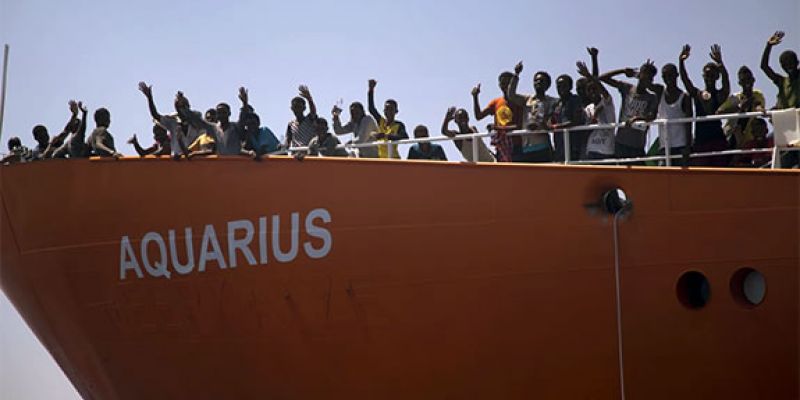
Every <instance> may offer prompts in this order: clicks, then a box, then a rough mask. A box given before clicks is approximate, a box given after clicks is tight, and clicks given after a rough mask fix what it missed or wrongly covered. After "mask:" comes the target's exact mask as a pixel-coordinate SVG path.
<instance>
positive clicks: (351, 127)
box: [331, 101, 378, 158]
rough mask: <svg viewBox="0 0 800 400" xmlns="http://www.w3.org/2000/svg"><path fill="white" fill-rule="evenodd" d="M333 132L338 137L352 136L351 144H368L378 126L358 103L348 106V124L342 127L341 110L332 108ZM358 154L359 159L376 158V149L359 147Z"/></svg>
mask: <svg viewBox="0 0 800 400" xmlns="http://www.w3.org/2000/svg"><path fill="white" fill-rule="evenodd" d="M331 113H332V114H333V132H334V133H335V134H336V135H338V136H341V135H346V134H348V133H352V134H353V143H368V142H372V141H373V139H374V137H375V136H374V134H375V133H376V132H378V124H376V123H375V119H374V118H372V116H371V115H367V114H366V113H365V112H364V105H363V104H361V103H359V102H357V101H356V102H353V104H350V122H348V123H347V124H345V125H342V121H341V119H340V118H339V115H341V113H342V110H341V109H340V108H339V107H336V106H334V107H333V111H332V112H331ZM358 154H359V157H361V158H378V148H377V147H359V148H358Z"/></svg>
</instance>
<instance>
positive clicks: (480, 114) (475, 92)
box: [472, 83, 494, 121]
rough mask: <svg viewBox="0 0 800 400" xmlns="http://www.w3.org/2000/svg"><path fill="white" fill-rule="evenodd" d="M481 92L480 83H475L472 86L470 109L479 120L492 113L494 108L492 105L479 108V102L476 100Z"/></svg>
mask: <svg viewBox="0 0 800 400" xmlns="http://www.w3.org/2000/svg"><path fill="white" fill-rule="evenodd" d="M480 94H481V84H480V83H479V84H477V85H475V87H474V88H472V111H473V112H474V113H475V119H476V120H478V121H480V120H482V119H484V118H486V117H488V116H489V115H492V112H493V111H494V109H493V108H492V107H486V108H484V109H481V102H480V100H478V96H479V95H480Z"/></svg>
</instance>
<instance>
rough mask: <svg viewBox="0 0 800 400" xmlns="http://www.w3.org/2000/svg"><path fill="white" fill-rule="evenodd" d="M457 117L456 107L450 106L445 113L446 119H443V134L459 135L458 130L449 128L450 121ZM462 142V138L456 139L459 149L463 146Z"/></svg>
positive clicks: (448, 135) (449, 135)
mask: <svg viewBox="0 0 800 400" xmlns="http://www.w3.org/2000/svg"><path fill="white" fill-rule="evenodd" d="M455 117H456V108H455V107H450V108H448V109H447V112H446V113H445V114H444V120H443V121H442V135H445V136H447V137H450V138H452V137H455V136H456V135H458V132H456V131H452V130H450V128H449V125H450V121H452V120H454V119H455ZM460 143H461V141H460V140H458V141H456V146H458V148H459V149H460V148H461V145H460Z"/></svg>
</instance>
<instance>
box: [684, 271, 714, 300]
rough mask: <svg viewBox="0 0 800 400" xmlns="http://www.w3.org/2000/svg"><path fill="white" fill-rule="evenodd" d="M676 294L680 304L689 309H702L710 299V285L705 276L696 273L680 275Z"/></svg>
mask: <svg viewBox="0 0 800 400" xmlns="http://www.w3.org/2000/svg"><path fill="white" fill-rule="evenodd" d="M676 292H677V295H678V300H679V301H680V302H681V304H683V305H684V307H686V308H690V309H699V308H703V307H704V306H705V305H706V303H708V301H709V299H711V285H710V284H709V283H708V279H706V277H705V275H703V274H702V273H700V272H698V271H689V272H687V273H685V274H683V275H681V277H680V279H678V284H677V287H676Z"/></svg>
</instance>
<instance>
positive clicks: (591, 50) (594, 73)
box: [586, 47, 600, 78]
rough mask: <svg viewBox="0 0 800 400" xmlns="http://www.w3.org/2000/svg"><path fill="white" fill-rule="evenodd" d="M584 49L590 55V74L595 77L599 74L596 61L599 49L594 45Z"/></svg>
mask: <svg viewBox="0 0 800 400" xmlns="http://www.w3.org/2000/svg"><path fill="white" fill-rule="evenodd" d="M586 51H588V52H589V55H590V56H591V57H592V76H593V77H595V78H597V77H599V76H600V66H599V64H598V62H597V55H598V54H600V50H597V48H596V47H588V48H586Z"/></svg>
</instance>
